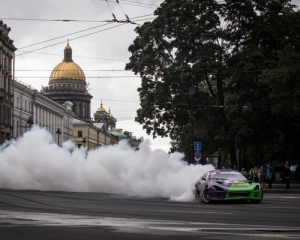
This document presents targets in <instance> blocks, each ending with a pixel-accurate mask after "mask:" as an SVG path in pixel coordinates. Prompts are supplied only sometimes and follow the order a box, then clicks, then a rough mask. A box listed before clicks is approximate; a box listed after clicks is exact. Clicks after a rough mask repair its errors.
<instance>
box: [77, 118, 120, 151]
mask: <svg viewBox="0 0 300 240" xmlns="http://www.w3.org/2000/svg"><path fill="white" fill-rule="evenodd" d="M73 127H74V130H73V141H74V143H75V146H77V147H85V148H86V149H87V150H91V149H96V148H98V147H101V146H108V145H114V144H117V143H118V138H117V137H115V136H113V135H111V134H110V133H109V132H107V131H106V129H105V126H104V124H103V123H87V122H84V121H80V120H78V119H74V120H73Z"/></svg>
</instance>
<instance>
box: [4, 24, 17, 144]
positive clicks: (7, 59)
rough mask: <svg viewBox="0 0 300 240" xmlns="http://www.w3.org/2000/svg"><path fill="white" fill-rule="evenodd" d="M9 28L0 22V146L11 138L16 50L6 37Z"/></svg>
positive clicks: (11, 41)
mask: <svg viewBox="0 0 300 240" xmlns="http://www.w3.org/2000/svg"><path fill="white" fill-rule="evenodd" d="M10 30H11V29H10V28H9V27H7V25H6V24H4V23H3V22H2V21H1V20H0V144H2V143H3V142H5V140H7V139H10V138H11V131H12V110H13V97H12V96H13V94H12V79H13V70H14V65H13V64H14V63H13V59H14V57H15V54H14V52H15V51H16V50H17V49H16V47H15V46H14V45H13V42H14V41H13V40H11V39H10V38H9V36H8V34H9V32H10Z"/></svg>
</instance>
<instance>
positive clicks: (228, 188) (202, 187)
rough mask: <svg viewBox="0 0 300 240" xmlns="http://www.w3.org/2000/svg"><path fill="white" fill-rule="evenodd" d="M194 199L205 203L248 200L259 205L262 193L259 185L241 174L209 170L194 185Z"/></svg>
mask: <svg viewBox="0 0 300 240" xmlns="http://www.w3.org/2000/svg"><path fill="white" fill-rule="evenodd" d="M195 187H196V197H199V198H201V200H202V201H203V202H205V203H210V202H212V201H224V200H250V201H251V202H252V203H259V202H260V201H261V200H262V199H263V191H262V189H261V186H260V184H259V183H256V182H252V181H249V180H247V179H246V178H245V177H244V176H243V175H242V174H241V173H239V172H237V171H234V170H229V169H220V170H211V171H209V172H207V173H205V174H204V175H203V176H202V178H201V179H200V180H199V181H198V182H197V183H196V184H195Z"/></svg>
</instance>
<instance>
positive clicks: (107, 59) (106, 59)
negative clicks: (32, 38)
mask: <svg viewBox="0 0 300 240" xmlns="http://www.w3.org/2000/svg"><path fill="white" fill-rule="evenodd" d="M20 52H25V51H20ZM32 53H35V54H45V55H53V56H61V54H54V53H41V52H32ZM73 57H76V58H88V59H100V60H105V61H116V62H125V63H126V62H128V60H118V59H110V58H97V57H85V56H78V55H73Z"/></svg>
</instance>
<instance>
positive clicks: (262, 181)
mask: <svg viewBox="0 0 300 240" xmlns="http://www.w3.org/2000/svg"><path fill="white" fill-rule="evenodd" d="M259 173H260V174H259V178H260V181H259V182H260V185H261V187H262V188H266V186H265V181H266V171H265V169H264V167H263V166H260V172H259Z"/></svg>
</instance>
